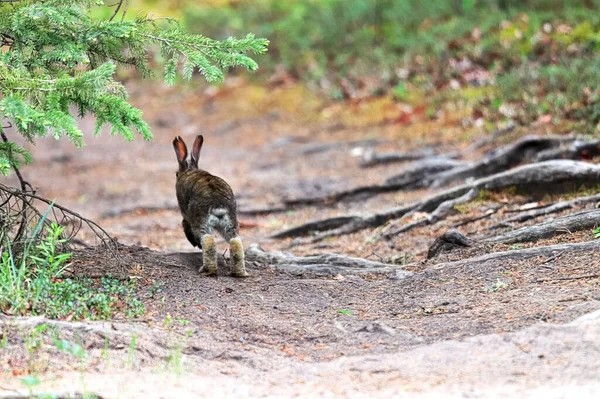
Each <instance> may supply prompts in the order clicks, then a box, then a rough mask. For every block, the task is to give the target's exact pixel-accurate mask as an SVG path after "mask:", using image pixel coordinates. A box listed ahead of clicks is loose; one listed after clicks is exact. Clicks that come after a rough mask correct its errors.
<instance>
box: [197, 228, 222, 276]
mask: <svg viewBox="0 0 600 399" xmlns="http://www.w3.org/2000/svg"><path fill="white" fill-rule="evenodd" d="M198 272H199V273H200V274H201V275H204V276H216V275H217V246H216V245H215V237H213V236H212V235H211V234H205V235H203V236H202V268H200V269H198Z"/></svg>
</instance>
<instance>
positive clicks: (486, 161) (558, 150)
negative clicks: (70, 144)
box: [283, 135, 600, 208]
mask: <svg viewBox="0 0 600 399" xmlns="http://www.w3.org/2000/svg"><path fill="white" fill-rule="evenodd" d="M598 143H599V142H586V141H583V140H577V139H576V138H575V137H573V136H544V137H539V136H533V135H531V136H526V137H523V138H521V139H520V140H518V141H517V142H515V143H512V144H509V145H507V146H506V147H503V148H500V149H498V150H495V151H492V152H490V153H488V154H487V155H485V156H484V157H483V158H482V159H481V160H479V161H477V162H475V163H470V162H464V161H457V160H454V159H452V158H453V157H455V155H452V154H451V155H450V156H435V155H433V156H432V155H427V156H423V155H424V154H425V153H423V154H419V153H416V154H395V155H393V156H392V155H389V154H387V155H385V154H384V155H380V156H379V157H380V158H381V162H379V161H377V162H375V161H372V160H370V161H369V162H368V163H367V164H368V165H372V164H378V163H384V161H383V160H387V159H388V158H390V159H395V160H403V161H404V160H419V161H418V162H414V163H413V165H411V166H409V167H408V168H407V169H406V170H404V171H403V172H402V173H400V174H398V175H395V176H392V177H390V178H388V179H387V180H386V181H385V182H384V183H382V184H373V185H368V186H361V187H355V188H352V189H349V190H345V191H341V192H338V193H334V194H331V195H326V196H321V197H308V198H296V199H291V200H287V201H284V203H283V205H284V208H295V207H299V206H312V205H331V204H334V203H337V202H340V201H344V200H349V199H357V198H361V199H363V198H368V197H371V196H374V195H377V194H382V193H387V192H393V191H400V190H410V189H416V188H423V187H434V188H435V187H437V188H439V187H445V186H448V185H450V184H452V183H455V182H457V181H462V182H465V181H468V180H469V179H479V178H483V177H485V176H490V175H493V174H497V173H500V172H503V171H507V170H509V169H511V168H514V167H516V166H518V165H521V164H524V163H530V162H538V161H539V160H540V159H539V154H542V153H546V156H545V158H544V159H545V160H549V159H562V158H569V159H582V158H583V159H588V158H590V157H591V156H593V155H596V154H597V153H600V149H599V147H598V146H599V144H598ZM369 159H371V158H369ZM373 159H378V158H377V157H375V158H373ZM373 162H375V163H373ZM385 162H388V161H385ZM389 162H391V161H389Z"/></svg>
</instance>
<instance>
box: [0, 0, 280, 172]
mask: <svg viewBox="0 0 600 399" xmlns="http://www.w3.org/2000/svg"><path fill="white" fill-rule="evenodd" d="M124 1H127V0H121V2H118V3H117V4H115V5H113V7H114V8H113V10H114V12H113V13H112V16H111V17H110V18H105V19H95V18H93V17H92V16H91V10H92V7H102V6H104V5H103V3H102V2H94V1H91V0H1V2H0V34H1V35H2V50H1V54H0V93H1V94H0V96H1V98H0V115H1V116H2V119H3V122H2V123H3V124H4V125H7V123H8V124H9V125H11V126H14V127H15V128H16V131H17V132H19V133H20V134H22V135H23V136H24V137H25V138H26V139H27V141H29V142H32V143H33V142H35V140H36V139H37V138H38V137H45V136H46V135H48V134H52V135H53V136H54V137H55V138H61V137H64V136H66V137H68V139H69V140H71V141H72V142H73V143H74V144H75V145H76V146H82V145H83V140H82V137H83V135H82V132H81V131H80V129H79V128H78V126H77V123H76V120H75V118H74V116H73V115H71V113H70V108H71V107H73V106H74V107H75V108H76V109H77V113H78V114H79V116H84V115H87V114H92V115H94V116H95V117H96V125H95V134H98V133H99V132H100V129H101V128H102V126H104V125H108V126H110V129H111V134H120V135H122V136H123V137H124V139H125V140H133V139H134V136H135V135H134V131H137V132H138V133H140V134H141V135H142V136H143V137H144V138H145V139H150V138H151V137H152V136H151V133H150V129H149V127H148V125H147V123H146V122H144V120H143V118H142V112H141V111H140V110H139V109H137V108H135V107H133V106H132V105H131V104H129V102H128V99H127V91H126V90H125V88H124V86H123V85H122V84H121V83H120V82H119V81H117V80H115V71H116V68H117V67H118V66H127V67H134V68H135V69H137V70H139V71H140V72H141V74H142V76H144V77H146V76H148V75H150V74H151V70H150V69H149V66H148V50H149V49H150V48H151V47H152V46H156V48H159V49H160V53H161V54H162V57H163V60H164V61H165V64H164V65H165V67H164V79H165V82H166V83H167V84H173V83H174V81H175V79H176V77H177V75H178V74H180V75H181V76H182V77H183V78H184V79H191V77H192V74H193V73H194V71H198V72H199V73H201V74H202V75H203V76H204V78H206V80H208V81H209V82H215V81H221V80H223V71H224V70H226V69H227V68H230V67H235V66H241V67H245V68H247V69H250V70H255V69H256V68H257V67H258V65H257V64H256V62H255V61H254V60H253V59H252V58H251V57H250V56H251V55H253V54H261V53H263V52H265V51H266V48H267V44H268V41H267V40H265V39H257V38H255V37H254V36H253V35H251V34H248V35H247V36H246V37H245V38H242V39H236V38H229V39H226V40H223V41H216V40H212V39H209V38H207V37H204V36H201V35H195V34H190V33H187V32H186V31H185V30H184V29H183V28H182V27H181V26H180V25H179V24H178V23H177V22H176V21H174V20H166V19H154V18H152V17H150V16H137V17H136V18H135V19H133V20H125V18H124V17H125V10H126V8H127V7H126V3H124ZM0 133H1V135H2V142H0V173H2V174H4V175H7V174H8V173H9V171H10V169H11V168H18V166H19V165H20V163H22V162H25V163H28V162H30V161H31V155H30V154H29V153H28V152H27V151H26V150H25V149H24V148H23V147H21V146H19V145H17V144H16V143H15V142H13V141H11V140H10V138H8V137H7V136H6V134H5V132H4V131H3V130H1V128H0Z"/></svg>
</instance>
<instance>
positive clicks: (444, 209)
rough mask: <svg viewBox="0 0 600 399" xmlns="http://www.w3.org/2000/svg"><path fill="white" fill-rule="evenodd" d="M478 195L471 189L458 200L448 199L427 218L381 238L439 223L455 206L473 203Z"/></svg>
mask: <svg viewBox="0 0 600 399" xmlns="http://www.w3.org/2000/svg"><path fill="white" fill-rule="evenodd" d="M478 195H479V190H477V189H471V190H469V191H468V192H467V193H466V194H464V195H462V196H460V197H458V198H455V199H450V200H447V201H444V202H442V203H441V204H440V205H439V206H438V207H437V208H436V209H435V210H434V211H433V212H432V213H430V214H429V215H428V216H427V217H425V218H422V219H419V220H417V221H414V222H412V223H409V224H406V225H404V226H400V227H397V228H394V229H391V230H388V231H386V232H384V233H382V236H383V237H386V238H389V237H392V236H395V235H397V234H400V233H405V232H407V231H409V230H412V229H414V228H415V227H419V226H424V225H429V224H435V223H437V222H439V221H440V220H442V219H444V218H445V217H446V216H448V215H449V214H450V213H451V212H452V209H454V207H455V206H457V205H460V204H464V203H466V202H470V201H473V200H474V199H475V198H477V196H478Z"/></svg>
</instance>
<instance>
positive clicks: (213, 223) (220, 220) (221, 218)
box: [207, 208, 233, 241]
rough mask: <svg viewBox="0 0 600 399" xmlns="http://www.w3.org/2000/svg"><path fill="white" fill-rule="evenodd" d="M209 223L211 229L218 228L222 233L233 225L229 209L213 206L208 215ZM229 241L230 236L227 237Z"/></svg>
mask: <svg viewBox="0 0 600 399" xmlns="http://www.w3.org/2000/svg"><path fill="white" fill-rule="evenodd" d="M207 224H208V226H209V228H210V229H216V230H217V231H218V232H220V233H222V232H224V231H228V230H229V229H231V226H233V223H232V221H231V217H230V215H229V211H228V210H227V209H226V208H213V209H211V210H210V213H209V215H208V220H207ZM225 238H226V239H227V240H228V241H229V239H230V237H225Z"/></svg>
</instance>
